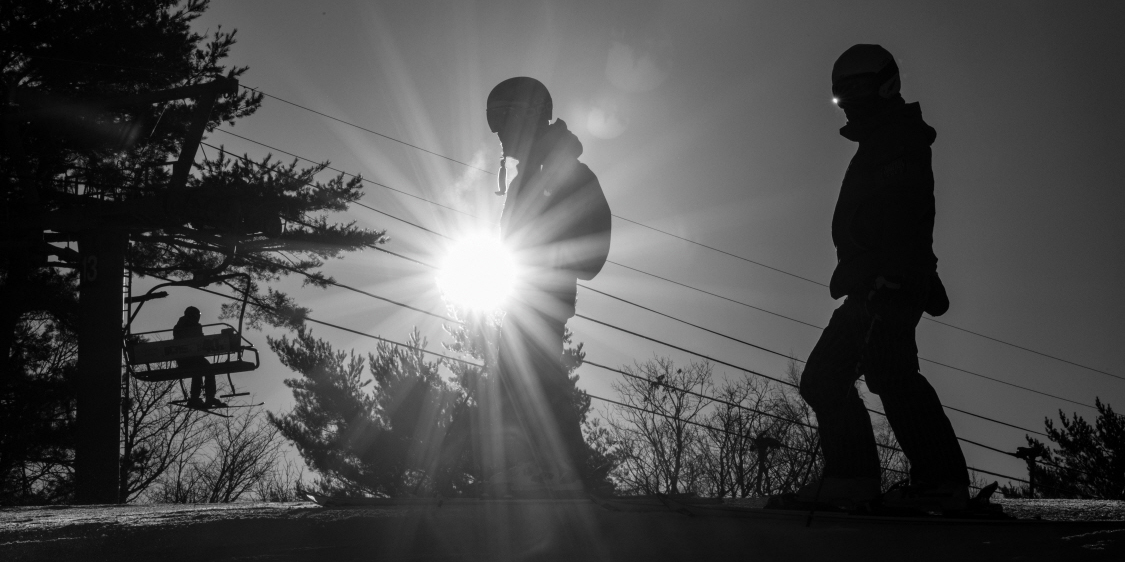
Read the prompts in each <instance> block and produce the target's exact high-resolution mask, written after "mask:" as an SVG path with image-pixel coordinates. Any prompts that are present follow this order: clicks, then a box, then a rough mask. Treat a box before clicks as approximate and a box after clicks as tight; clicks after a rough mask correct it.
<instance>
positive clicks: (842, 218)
mask: <svg viewBox="0 0 1125 562" xmlns="http://www.w3.org/2000/svg"><path fill="white" fill-rule="evenodd" d="M840 134H841V135H843V136H844V138H847V139H849V140H852V141H856V142H858V143H859V149H858V150H857V151H856V153H855V156H854V157H853V158H852V161H851V163H850V164H849V165H848V171H847V172H846V173H845V174H844V181H843V185H842V186H841V188H840V197H839V199H838V200H837V202H836V210H835V212H834V213H833V215H832V242H833V243H834V244H835V245H836V258H837V260H838V263H837V265H836V269H835V271H833V272H832V281H831V283H829V290H830V291H831V294H832V298H840V297H842V296H845V295H853V294H866V293H867V292H868V291H869V290H871V288H872V287H873V285H874V281H875V279H876V278H877V277H878V276H880V275H882V276H884V277H886V278H888V279H900V280H902V281H905V282H907V283H929V284H931V286H932V289H931V292H932V293H934V294H933V295H932V296H931V299H930V301H931V302H927V304H926V310H927V312H931V314H933V313H934V312H937V313H938V314H940V313H941V312H944V309H945V308H948V300H945V303H944V306H942V303H941V302H940V301H941V300H943V299H945V291H944V288H943V287H941V285H940V280H938V279H937V274H936V272H937V256H935V255H934V251H933V230H934V173H933V168H932V165H931V157H932V154H931V151H930V145H932V144H933V142H934V139H936V138H937V132H936V131H934V129H933V127H930V126H929V125H927V124H926V122H925V121H923V120H922V110H921V108H920V106H919V105H918V104H917V103H911V104H906V103H902V102H901V98H900V102H899V104H897V105H895V106H894V107H892V108H891V109H888V110H887V111H885V112H883V113H882V114H880V115H877V116H875V117H873V118H871V119H869V120H866V121H859V122H854V123H848V124H847V125H846V126H845V127H843V128H842V129H840ZM938 292H940V295H939V294H937V293H938ZM935 299H936V300H937V301H939V302H936V303H935V302H932V301H934V300H935ZM939 309H940V310H939Z"/></svg>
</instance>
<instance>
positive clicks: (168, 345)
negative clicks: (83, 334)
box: [125, 328, 259, 382]
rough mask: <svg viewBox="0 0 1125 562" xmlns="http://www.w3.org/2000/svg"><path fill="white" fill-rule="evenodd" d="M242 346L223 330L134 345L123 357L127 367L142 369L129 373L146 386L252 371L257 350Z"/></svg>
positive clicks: (234, 334) (229, 331)
mask: <svg viewBox="0 0 1125 562" xmlns="http://www.w3.org/2000/svg"><path fill="white" fill-rule="evenodd" d="M242 342H243V338H242V337H241V336H240V335H239V334H238V332H236V331H235V330H234V329H233V328H227V329H224V330H223V331H222V333H219V334H214V335H209V336H199V337H194V338H181V339H171V340H164V341H153V342H140V343H135V344H132V345H130V346H128V347H127V348H126V350H125V352H126V353H125V357H126V362H127V363H128V364H129V365H130V366H131V367H142V366H143V368H141V369H137V368H133V369H130V371H132V374H133V376H134V377H135V378H137V379H138V380H142V381H146V382H157V381H170V380H177V379H187V378H192V377H197V376H204V375H224V374H231V373H244V372H247V371H253V370H255V369H257V368H258V366H259V360H258V350H257V349H254V347H253V346H252V345H242ZM247 343H249V342H247ZM244 352H252V353H253V354H254V361H253V362H250V361H246V360H244V359H243V353H244ZM220 356H225V358H220V359H213V360H212V361H211V362H204V361H199V362H196V361H187V360H190V359H196V358H199V359H202V358H207V357H220ZM173 361H176V362H178V363H179V364H178V365H177V366H175V367H171V368H163V369H154V368H150V365H151V364H154V363H171V362H173ZM193 363H197V364H193Z"/></svg>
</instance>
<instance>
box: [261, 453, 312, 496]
mask: <svg viewBox="0 0 1125 562" xmlns="http://www.w3.org/2000/svg"><path fill="white" fill-rule="evenodd" d="M283 458H284V462H280V459H279V462H278V463H277V464H275V465H274V467H273V468H272V469H271V470H270V472H269V473H268V474H266V476H265V477H264V478H262V479H261V480H258V481H257V482H256V483H255V484H254V490H253V494H252V496H253V497H254V499H256V500H258V501H263V502H292V501H297V500H302V499H305V498H304V496H302V495H301V490H302V489H303V487H304V483H303V480H304V476H305V470H304V468H303V467H302V466H300V463H297V462H294V461H293V459H291V458H289V457H288V456H287V455H283Z"/></svg>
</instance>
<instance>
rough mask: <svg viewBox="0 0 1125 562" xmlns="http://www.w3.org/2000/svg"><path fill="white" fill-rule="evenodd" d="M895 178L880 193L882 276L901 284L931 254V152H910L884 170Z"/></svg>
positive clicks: (932, 221) (932, 186)
mask: <svg viewBox="0 0 1125 562" xmlns="http://www.w3.org/2000/svg"><path fill="white" fill-rule="evenodd" d="M884 169H885V170H886V171H887V172H890V173H891V174H892V175H893V176H895V177H894V179H893V181H891V182H890V183H889V185H887V187H885V188H884V189H883V190H882V191H883V192H882V193H881V194H880V197H879V198H880V199H881V201H880V206H881V207H882V209H881V211H882V212H881V213H880V214H881V216H880V222H881V223H882V224H881V228H880V230H881V233H880V236H879V238H880V242H881V243H880V246H879V264H880V271H879V274H880V275H881V276H882V277H883V278H884V279H886V280H887V281H891V282H899V281H901V280H903V279H905V278H906V276H907V275H909V274H910V273H912V272H913V270H915V269H916V268H917V267H918V265H919V264H920V263H923V262H924V261H925V260H927V259H929V254H931V253H932V251H933V250H932V238H933V226H934V175H933V170H932V168H931V166H930V149H929V148H928V147H927V148H925V149H922V150H916V151H911V152H908V153H906V154H904V155H903V157H902V158H901V160H900V161H896V162H892V163H890V164H888V166H887V167H885V168H884Z"/></svg>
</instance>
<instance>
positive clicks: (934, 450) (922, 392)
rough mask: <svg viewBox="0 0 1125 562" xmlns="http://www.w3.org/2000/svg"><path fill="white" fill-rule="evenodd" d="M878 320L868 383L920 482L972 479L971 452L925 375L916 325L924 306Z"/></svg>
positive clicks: (913, 476)
mask: <svg viewBox="0 0 1125 562" xmlns="http://www.w3.org/2000/svg"><path fill="white" fill-rule="evenodd" d="M883 316H884V318H883V319H882V320H881V321H880V322H879V323H878V324H877V325H876V328H875V330H874V332H873V333H872V337H871V343H870V344H869V346H868V350H869V351H868V354H867V356H866V361H865V363H866V364H867V365H868V367H867V369H865V371H866V375H867V386H868V388H869V389H871V392H873V393H875V394H878V395H879V397H880V398H881V399H882V401H883V410H884V411H885V412H886V414H887V421H888V422H889V423H890V425H891V429H892V430H894V432H895V438H896V439H897V440H898V443H899V445H900V446H901V447H902V451H903V453H904V454H905V455H906V458H907V459H908V460H909V461H910V478H911V481H912V482H915V483H933V484H938V483H957V484H968V483H969V475H968V470H967V469H966V468H965V457H964V455H963V454H962V452H961V446H960V444H959V443H958V442H957V435H956V433H955V432H954V431H953V426H952V425H951V424H950V423H949V418H948V417H947V416H946V415H945V411H944V410H943V409H942V406H941V401H940V400H939V399H938V395H937V392H935V391H934V388H933V387H932V386H930V383H929V381H927V380H926V378H925V377H923V376H922V375H921V373H920V372H919V366H918V345H917V342H916V340H915V335H914V330H915V327H916V326H917V324H918V321H919V320H920V319H921V310H910V309H907V308H902V307H899V308H896V309H894V310H888V311H886V312H885V313H884V314H883Z"/></svg>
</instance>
